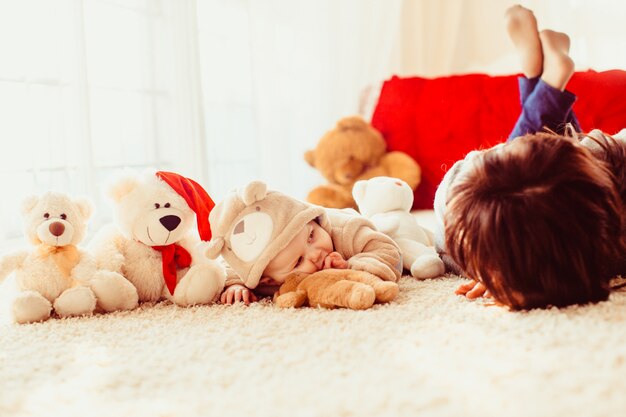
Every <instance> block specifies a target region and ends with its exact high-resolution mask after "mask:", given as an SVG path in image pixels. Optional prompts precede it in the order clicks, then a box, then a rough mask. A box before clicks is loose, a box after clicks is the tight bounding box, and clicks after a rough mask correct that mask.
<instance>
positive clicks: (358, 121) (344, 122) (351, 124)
mask: <svg viewBox="0 0 626 417" xmlns="http://www.w3.org/2000/svg"><path fill="white" fill-rule="evenodd" d="M366 125H367V123H366V122H365V120H363V118H362V117H361V116H349V117H344V118H343V119H341V120H339V121H338V122H337V129H339V130H349V129H362V128H364V127H365V126H366Z"/></svg>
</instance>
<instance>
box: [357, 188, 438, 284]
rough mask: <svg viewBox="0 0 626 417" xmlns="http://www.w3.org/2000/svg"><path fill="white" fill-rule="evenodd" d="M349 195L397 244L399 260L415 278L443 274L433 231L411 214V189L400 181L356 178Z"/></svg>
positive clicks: (363, 213) (364, 214)
mask: <svg viewBox="0 0 626 417" xmlns="http://www.w3.org/2000/svg"><path fill="white" fill-rule="evenodd" d="M352 195H353V196H354V200H355V201H356V203H357V206H358V207H359V211H360V212H361V214H362V215H363V216H365V217H367V218H369V219H370V220H371V221H372V223H374V225H375V226H376V228H377V229H378V230H379V231H381V232H383V233H385V234H386V235H388V236H389V237H391V238H392V239H393V240H394V241H395V242H396V243H397V244H398V246H400V251H401V252H402V263H403V266H404V268H405V269H407V270H409V271H411V275H413V276H414V277H415V278H420V279H425V278H434V277H438V276H440V275H442V274H443V273H444V265H443V262H442V261H441V259H440V258H439V256H438V255H437V253H436V252H435V248H434V243H433V236H432V233H431V232H430V231H428V230H426V229H424V228H422V227H421V226H419V225H418V224H417V221H416V220H415V217H413V216H412V215H411V213H410V210H411V206H412V205H413V191H412V190H411V188H410V187H409V186H408V184H407V183H405V182H404V181H402V180H399V179H397V178H390V177H374V178H371V179H369V180H364V181H357V182H356V183H355V184H354V187H353V188H352Z"/></svg>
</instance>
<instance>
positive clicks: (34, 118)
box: [0, 0, 207, 249]
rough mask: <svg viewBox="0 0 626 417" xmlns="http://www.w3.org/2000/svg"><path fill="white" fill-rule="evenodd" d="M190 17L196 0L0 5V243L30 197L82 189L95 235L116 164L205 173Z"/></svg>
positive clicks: (8, 242)
mask: <svg viewBox="0 0 626 417" xmlns="http://www.w3.org/2000/svg"><path fill="white" fill-rule="evenodd" d="M195 24H196V12H195V2H194V1H193V0H141V1H140V0H136V1H130V0H129V1H122V0H119V1H115V0H20V1H9V0H1V1H0V57H1V65H0V143H1V144H2V151H1V152H0V185H1V187H2V192H3V195H4V196H5V198H4V200H3V204H2V205H0V248H2V249H4V248H5V247H11V246H13V244H15V243H19V242H23V240H24V239H23V238H22V237H21V230H20V221H19V220H20V218H19V206H20V201H21V200H22V199H23V198H24V197H25V196H26V195H28V194H40V193H44V192H46V191H62V192H67V193H70V194H72V195H86V196H88V197H90V198H91V199H92V201H94V203H96V206H97V211H96V216H95V218H94V219H92V222H91V228H90V229H91V230H92V231H94V230H96V229H97V228H98V227H99V226H100V225H102V224H103V223H104V222H107V221H109V220H110V213H111V209H110V207H109V206H108V205H107V204H106V202H105V199H104V198H103V194H104V192H103V191H104V187H105V184H106V181H107V179H108V178H110V177H111V176H112V175H114V174H115V173H116V172H117V171H121V170H123V169H125V168H133V169H135V170H142V169H145V168H159V169H163V170H173V171H177V172H180V173H182V174H184V175H189V176H192V177H194V178H198V179H199V180H200V181H205V180H206V179H207V174H206V166H207V165H206V162H205V158H204V156H205V151H204V143H205V142H204V136H205V135H204V131H203V124H202V111H201V109H202V107H201V105H202V100H201V93H200V73H199V65H198V48H197V44H196V43H195V42H196V41H197V39H198V37H197V32H196V26H195Z"/></svg>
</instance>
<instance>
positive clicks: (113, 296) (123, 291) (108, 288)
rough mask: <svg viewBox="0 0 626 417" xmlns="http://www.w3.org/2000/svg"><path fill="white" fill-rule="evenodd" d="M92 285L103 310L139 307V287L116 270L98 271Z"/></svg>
mask: <svg viewBox="0 0 626 417" xmlns="http://www.w3.org/2000/svg"><path fill="white" fill-rule="evenodd" d="M90 286H91V289H92V290H93V292H94V294H95V296H96V299H97V300H98V303H97V305H98V308H99V309H101V310H103V311H106V312H111V311H118V310H132V309H134V308H135V307H137V302H138V298H139V297H138V295H137V289H136V288H135V286H134V285H133V284H131V283H130V281H128V280H127V279H126V278H124V277H123V276H121V275H120V274H118V273H116V272H112V271H99V272H97V273H96V276H95V278H94V279H93V280H91V282H90Z"/></svg>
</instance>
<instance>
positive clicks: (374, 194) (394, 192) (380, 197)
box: [352, 177, 413, 217]
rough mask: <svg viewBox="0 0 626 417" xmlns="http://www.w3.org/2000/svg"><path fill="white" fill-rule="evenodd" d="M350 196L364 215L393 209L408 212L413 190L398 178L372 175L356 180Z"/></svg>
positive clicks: (367, 215)
mask: <svg viewBox="0 0 626 417" xmlns="http://www.w3.org/2000/svg"><path fill="white" fill-rule="evenodd" d="M352 196H353V197H354V201H356V204H357V206H358V207H359V212H360V213H361V214H362V215H363V216H365V217H371V216H373V215H374V214H379V213H387V212H390V211H395V210H401V211H406V212H409V211H410V210H411V206H412V205H413V190H411V187H409V185H408V184H407V183H406V182H404V181H402V180H400V179H398V178H391V177H374V178H371V179H369V180H362V181H357V182H356V183H355V184H354V186H353V187H352Z"/></svg>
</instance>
